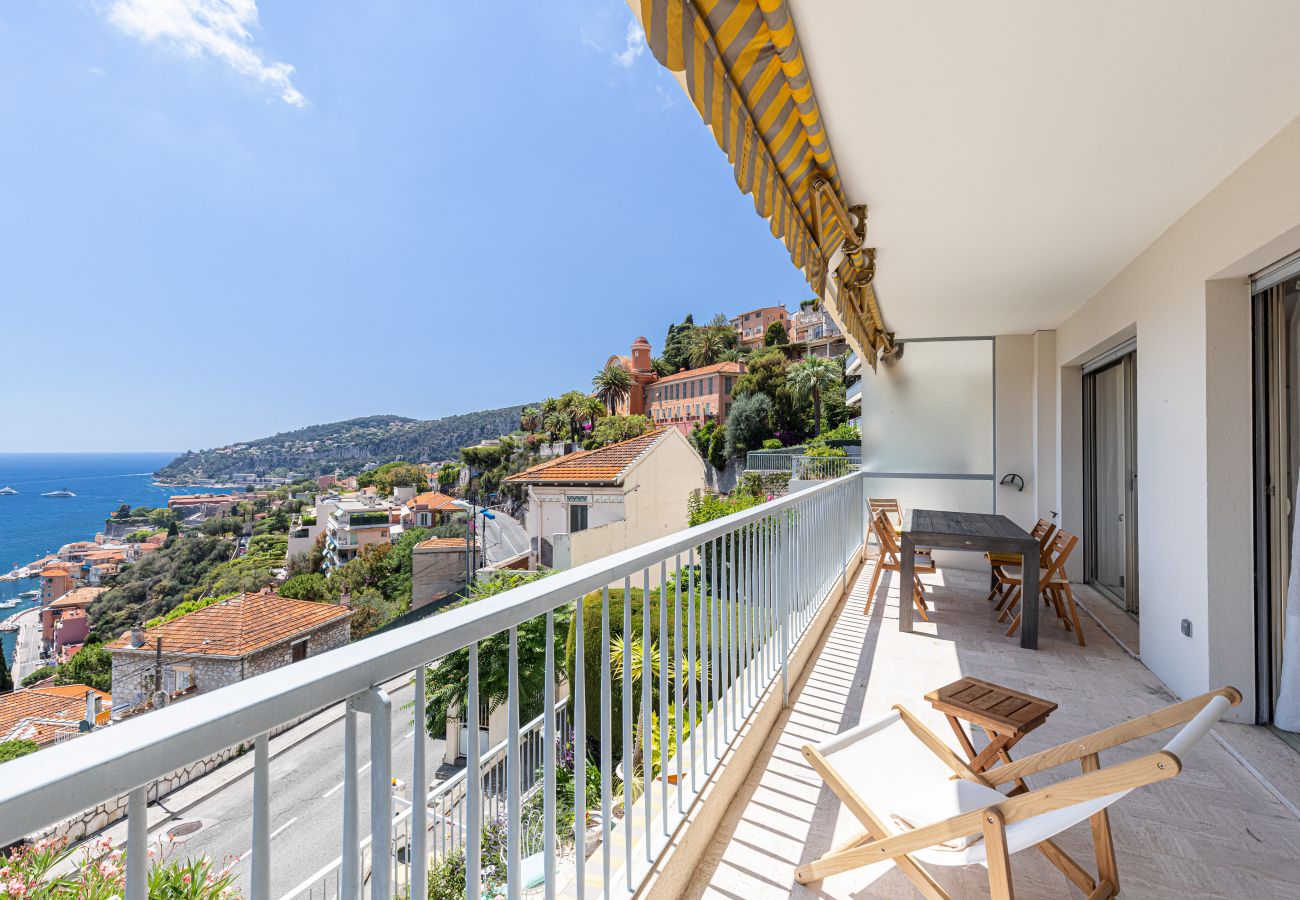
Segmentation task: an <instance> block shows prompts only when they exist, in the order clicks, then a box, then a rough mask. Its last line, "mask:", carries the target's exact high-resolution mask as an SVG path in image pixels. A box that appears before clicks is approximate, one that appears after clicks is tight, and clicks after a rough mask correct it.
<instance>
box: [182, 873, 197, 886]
mask: <svg viewBox="0 0 1300 900" xmlns="http://www.w3.org/2000/svg"><path fill="white" fill-rule="evenodd" d="M193 880H194V879H192V878H190V873H189V872H186V873H185V874H184V875H182V876H181V884H189V883H190V882H191V881H193Z"/></svg>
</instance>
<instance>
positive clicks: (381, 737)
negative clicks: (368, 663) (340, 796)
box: [367, 687, 393, 900]
mask: <svg viewBox="0 0 1300 900" xmlns="http://www.w3.org/2000/svg"><path fill="white" fill-rule="evenodd" d="M367 701H368V704H367V705H368V708H369V712H370V859H371V865H370V873H371V874H370V896H371V897H372V898H374V900H389V898H391V897H392V896H393V885H392V883H391V873H390V870H389V867H388V859H389V857H391V856H392V853H393V702H392V700H390V699H389V697H388V694H387V693H386V692H385V691H384V689H383V688H380V687H374V688H371V689H370V691H369V696H368V697H367Z"/></svg>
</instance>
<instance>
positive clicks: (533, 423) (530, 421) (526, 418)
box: [519, 406, 542, 434]
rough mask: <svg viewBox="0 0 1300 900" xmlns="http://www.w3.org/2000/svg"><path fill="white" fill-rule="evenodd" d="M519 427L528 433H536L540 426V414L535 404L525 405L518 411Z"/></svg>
mask: <svg viewBox="0 0 1300 900" xmlns="http://www.w3.org/2000/svg"><path fill="white" fill-rule="evenodd" d="M519 427H520V428H522V429H523V430H524V431H526V432H528V433H529V434H536V433H537V432H538V431H539V430H540V429H541V427H542V414H541V412H540V411H538V409H537V407H535V406H525V407H524V408H523V409H522V410H520V411H519Z"/></svg>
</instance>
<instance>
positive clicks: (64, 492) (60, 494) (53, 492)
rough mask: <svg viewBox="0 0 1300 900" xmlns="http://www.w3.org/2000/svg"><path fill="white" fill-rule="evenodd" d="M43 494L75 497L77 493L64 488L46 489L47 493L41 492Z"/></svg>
mask: <svg viewBox="0 0 1300 900" xmlns="http://www.w3.org/2000/svg"><path fill="white" fill-rule="evenodd" d="M41 496H42V497H75V496H77V495H76V494H74V493H72V491H70V490H68V489H67V488H64V489H63V490H61V491H46V492H45V493H43V494H41Z"/></svg>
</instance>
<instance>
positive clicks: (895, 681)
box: [687, 563, 1300, 900]
mask: <svg viewBox="0 0 1300 900" xmlns="http://www.w3.org/2000/svg"><path fill="white" fill-rule="evenodd" d="M870 574H871V571H870V563H868V564H867V565H865V566H863V568H862V570H861V571H860V572H859V573H858V575H857V579H856V581H855V584H854V587H853V590H852V591H851V594H850V596H849V597H848V598H847V599H846V600H845V601H844V603H843V605H842V607H841V609H840V611H839V613H838V615H837V617H836V619H835V621H834V622H833V623H832V625H831V627H830V628H829V629H828V631H827V634H826V637H825V640H824V644H823V647H822V649H821V651H820V654H819V657H818V659H817V661H816V664H815V666H814V667H813V668H812V670H811V671H810V673H809V674H808V677H807V678H806V680H805V681H804V683H803V684H802V685H800V686H798V688H797V692H796V694H795V695H794V696H793V697H792V703H791V709H790V710H789V712H788V713H787V714H786V716H785V717H784V719H783V720H782V721H781V722H780V723H779V724H778V726H777V727H776V729H775V730H774V732H773V735H772V738H771V739H770V740H769V744H768V747H767V748H766V750H765V753H764V756H763V757H762V758H761V760H760V762H759V764H758V765H756V766H755V767H754V770H753V772H752V774H751V776H750V778H749V780H748V782H747V783H746V785H745V787H744V789H743V790H742V791H741V794H740V795H739V796H738V797H737V799H736V802H735V804H734V807H733V810H732V812H731V813H730V814H729V816H728V817H727V819H726V820H725V821H724V823H723V825H722V827H721V828H720V829H719V831H718V834H717V836H716V837H715V839H714V842H713V845H712V847H711V848H710V850H709V852H708V853H707V855H706V857H705V859H704V860H703V861H702V863H701V865H700V867H699V869H698V871H697V873H696V876H695V879H694V880H693V882H692V884H691V889H690V891H689V893H688V894H687V896H690V897H726V898H738V900H761V898H768V897H787V896H796V897H836V898H839V897H855V898H856V897H918V896H920V895H919V894H917V893H916V892H915V890H914V889H913V888H912V887H911V885H910V882H908V881H907V879H906V878H904V877H903V876H902V875H901V874H900V873H899V872H898V871H897V870H896V869H894V868H893V866H892V865H890V864H888V863H885V864H879V865H877V866H874V867H872V868H869V869H862V870H858V871H857V872H849V873H844V874H842V875H838V876H835V877H834V878H830V879H827V880H826V881H824V882H822V883H821V884H820V885H815V886H810V887H803V886H800V885H798V884H796V883H795V881H794V879H793V869H794V867H795V866H796V865H798V864H799V863H801V862H805V861H808V860H811V859H814V858H816V857H817V856H819V855H821V854H822V853H824V852H825V851H826V850H827V849H828V848H830V847H831V846H832V845H834V844H836V843H839V842H841V841H843V840H846V839H847V838H848V837H850V836H851V835H852V834H854V833H856V832H857V831H858V830H859V828H860V826H859V825H858V824H857V822H856V820H854V819H853V818H852V817H851V816H850V815H849V814H848V813H847V812H845V811H844V810H842V809H841V808H840V804H839V802H838V801H837V800H836V799H835V798H834V796H833V795H832V794H831V793H830V792H829V790H827V789H826V788H825V787H824V786H823V784H822V783H821V781H820V779H819V778H817V776H816V774H815V773H814V772H813V771H812V770H811V769H810V768H809V767H808V766H807V765H806V763H805V762H804V761H803V758H802V756H801V755H800V753H799V748H800V747H801V746H802V745H803V744H805V743H818V742H820V741H822V740H825V739H826V738H828V737H830V736H831V735H834V734H836V733H838V732H840V731H843V730H844V729H846V728H849V727H851V726H852V725H855V724H857V723H858V722H859V721H861V720H863V719H866V718H869V717H873V716H876V715H879V714H880V713H882V712H884V711H885V710H887V709H888V708H889V707H890V706H891V705H892V704H895V703H904V704H906V705H907V706H908V707H909V708H910V709H912V710H913V711H914V712H916V713H917V714H918V715H921V716H923V717H924V718H925V719H926V721H927V722H928V723H929V724H930V725H931V726H932V727H933V728H934V729H935V731H936V732H937V733H939V734H942V735H944V736H945V737H946V738H948V739H949V740H950V741H951V742H952V743H954V744H955V741H954V740H952V738H951V731H950V730H949V729H948V727H947V725H946V723H945V722H944V721H943V720H942V718H940V717H938V716H937V714H935V713H934V711H933V710H932V709H930V707H929V705H928V704H926V703H925V702H924V700H922V699H921V697H922V695H923V694H924V693H925V692H926V691H927V690H930V689H932V688H935V687H938V686H940V685H943V684H946V683H948V682H950V681H953V680H955V679H957V678H959V677H961V676H963V675H973V676H977V677H983V678H987V679H989V680H993V681H997V682H1000V683H1003V684H1006V685H1008V686H1010V687H1015V688H1019V689H1021V690H1025V691H1028V692H1030V693H1033V694H1037V695H1039V696H1042V697H1046V698H1049V699H1051V700H1054V701H1056V702H1057V703H1058V704H1060V708H1059V709H1058V710H1057V711H1056V712H1055V713H1054V714H1053V715H1052V716H1051V718H1050V719H1049V720H1048V722H1047V723H1046V724H1045V725H1044V726H1043V727H1041V728H1039V729H1038V730H1037V731H1036V732H1034V733H1033V734H1030V735H1029V736H1028V737H1026V738H1025V739H1024V740H1023V741H1022V742H1021V744H1020V745H1019V747H1018V748H1017V750H1016V751H1015V753H1016V755H1021V754H1024V753H1028V752H1032V751H1035V750H1040V749H1043V748H1045V747H1048V746H1051V745H1054V744H1057V743H1059V742H1061V741H1064V740H1067V739H1069V738H1071V737H1075V736H1080V735H1083V734H1086V733H1088V732H1089V731H1092V730H1095V729H1097V728H1099V727H1102V726H1104V725H1109V724H1113V723H1116V722H1120V721H1123V720H1125V719H1127V718H1131V717H1134V716H1137V715H1141V714H1143V713H1146V712H1150V711H1151V710H1154V709H1156V708H1158V707H1160V706H1163V705H1164V704H1166V703H1168V702H1171V701H1172V699H1173V698H1172V697H1171V696H1170V695H1169V693H1168V691H1167V690H1166V689H1165V688H1164V687H1163V685H1161V683H1160V681H1159V680H1158V679H1157V678H1156V677H1155V676H1154V675H1153V674H1152V673H1151V672H1150V671H1149V670H1147V669H1146V668H1145V667H1144V666H1143V665H1142V664H1141V663H1140V662H1138V661H1137V660H1136V659H1134V658H1133V656H1131V655H1130V654H1129V653H1127V652H1125V651H1124V650H1123V649H1122V648H1121V647H1120V646H1119V645H1118V644H1117V643H1116V642H1115V641H1114V640H1112V639H1111V638H1109V637H1108V636H1107V635H1106V634H1105V633H1104V632H1103V631H1102V630H1101V629H1100V628H1099V627H1098V626H1097V624H1096V622H1095V621H1094V620H1093V619H1091V618H1086V617H1085V618H1084V620H1083V621H1084V631H1085V636H1086V637H1087V639H1088V645H1087V647H1086V648H1080V647H1079V646H1078V645H1077V644H1076V643H1075V641H1074V638H1073V636H1072V635H1070V634H1068V633H1067V632H1066V631H1065V630H1064V629H1063V628H1062V627H1061V626H1060V624H1059V623H1058V622H1057V620H1056V618H1055V616H1052V615H1046V614H1045V615H1044V616H1043V618H1042V624H1041V628H1040V634H1041V649H1040V650H1039V651H1037V652H1033V651H1027V650H1021V649H1020V648H1019V645H1018V643H1017V642H1016V641H1014V640H1013V639H1010V638H1006V637H1004V636H1003V630H1004V626H999V625H997V624H996V623H995V622H994V616H993V614H992V611H991V607H990V606H988V605H986V604H985V603H984V600H983V597H984V593H985V590H984V580H985V579H984V576H983V575H981V574H978V573H975V572H966V571H960V570H945V571H941V572H940V573H938V574H937V575H936V576H934V577H932V578H930V579H929V583H930V586H931V587H932V593H931V594H930V597H931V599H932V600H933V611H932V613H931V618H932V619H933V622H932V623H931V624H929V625H927V624H925V623H922V622H919V620H918V623H917V626H918V630H917V632H916V633H913V634H900V633H899V631H898V628H897V612H898V607H897V602H898V590H897V576H896V575H890V574H886V575H885V577H884V580H885V582H886V585H887V589H886V587H881V588H878V589H877V593H876V598H875V602H874V603H873V604H872V605H871V608H870V612H869V613H866V614H864V606H865V601H866V599H867V597H866V591H867V586H868V584H869V580H870ZM1097 599H1098V600H1100V598H1097ZM1165 739H1167V735H1165V736H1153V737H1152V738H1148V739H1146V740H1145V741H1144V742H1142V743H1140V744H1138V745H1134V746H1133V747H1132V748H1131V749H1124V750H1116V751H1112V752H1111V753H1110V754H1108V755H1106V756H1104V757H1103V762H1105V761H1108V760H1109V761H1114V760H1115V759H1121V758H1127V757H1128V756H1130V755H1138V754H1139V753H1140V752H1147V751H1149V750H1153V749H1157V748H1158V747H1159V746H1160V745H1161V744H1162V743H1163V740H1165ZM976 743H977V745H980V744H981V743H982V742H980V741H978V740H977V741H976ZM1238 748H1244V749H1241V750H1240V752H1235V751H1237V749H1238ZM1252 753H1253V754H1254V756H1253V757H1252ZM1252 758H1253V759H1255V760H1261V759H1262V760H1265V761H1266V762H1262V763H1259V764H1258V765H1250V763H1249V762H1248V760H1250V759H1252ZM1184 762H1185V768H1184V771H1183V772H1182V774H1181V775H1180V776H1179V777H1178V778H1177V779H1174V780H1173V781H1170V782H1165V783H1162V784H1159V785H1156V786H1153V787H1148V788H1144V789H1142V790H1141V791H1138V792H1135V793H1133V794H1130V795H1129V796H1128V797H1126V798H1125V799H1124V800H1123V801H1122V802H1121V803H1120V804H1118V805H1117V806H1116V807H1114V808H1113V809H1112V826H1113V829H1114V833H1115V842H1116V850H1117V857H1118V862H1119V872H1120V880H1121V890H1122V896H1125V897H1134V898H1139V897H1151V898H1178V900H1189V898H1217V897H1223V898H1251V900H1264V898H1298V897H1300V817H1298V816H1297V812H1296V808H1295V804H1294V802H1293V800H1292V801H1289V800H1287V799H1286V798H1295V797H1297V796H1300V757H1296V756H1295V754H1294V753H1293V752H1292V751H1291V750H1290V749H1289V748H1287V747H1286V746H1285V745H1284V744H1283V743H1282V742H1281V741H1280V740H1279V739H1278V738H1277V737H1276V736H1275V735H1273V734H1272V733H1270V732H1268V731H1267V730H1265V729H1262V728H1254V727H1249V726H1240V725H1221V726H1220V727H1219V728H1216V730H1215V732H1213V733H1211V734H1210V735H1209V736H1207V737H1206V738H1205V739H1204V740H1203V741H1202V742H1201V743H1200V744H1199V745H1198V747H1197V748H1196V751H1195V752H1194V753H1192V754H1190V755H1189V758H1188V759H1187V760H1185V761H1184ZM1058 771H1060V773H1061V777H1064V776H1066V775H1073V774H1076V773H1077V770H1073V769H1072V770H1071V771H1069V772H1066V771H1065V770H1064V769H1062V770H1058ZM1266 782H1267V784H1266ZM1032 783H1035V784H1041V783H1042V781H1041V780H1040V781H1033V782H1032ZM1270 784H1271V785H1272V788H1271V790H1270V787H1269V785H1270ZM1279 795H1280V797H1281V798H1283V799H1279ZM1059 843H1060V844H1061V846H1062V847H1063V848H1064V849H1065V850H1066V852H1068V853H1070V854H1071V855H1072V856H1074V857H1075V858H1076V859H1078V860H1079V861H1080V862H1081V863H1082V864H1083V865H1084V866H1085V868H1087V869H1089V870H1092V869H1093V856H1092V850H1091V847H1092V843H1091V838H1090V834H1089V831H1088V828H1087V825H1086V824H1084V825H1080V826H1076V827H1074V828H1072V829H1070V830H1069V831H1067V832H1066V833H1065V834H1063V835H1062V836H1061V838H1060V839H1059ZM1012 871H1013V873H1014V877H1015V888H1016V896H1017V897H1018V898H1019V900H1030V898H1066V897H1081V896H1082V893H1081V892H1080V891H1079V890H1078V889H1076V888H1075V887H1074V886H1073V885H1072V884H1070V883H1069V882H1068V881H1067V880H1066V879H1065V877H1064V876H1063V875H1061V874H1060V872H1058V871H1057V870H1056V869H1055V868H1053V867H1052V866H1051V865H1050V864H1048V863H1047V861H1046V860H1045V859H1044V858H1043V857H1042V856H1041V855H1040V854H1038V853H1036V852H1034V851H1032V850H1030V851H1025V852H1021V853H1018V854H1016V856H1015V857H1013V859H1012ZM931 872H932V873H933V874H934V875H935V876H936V878H937V879H938V880H939V882H940V883H941V884H942V885H943V886H944V888H945V889H946V890H947V891H948V892H949V893H950V894H952V896H954V897H986V896H988V887H987V880H986V878H987V874H986V871H985V870H984V869H983V868H982V867H980V866H972V867H969V868H960V869H955V868H942V867H931Z"/></svg>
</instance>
